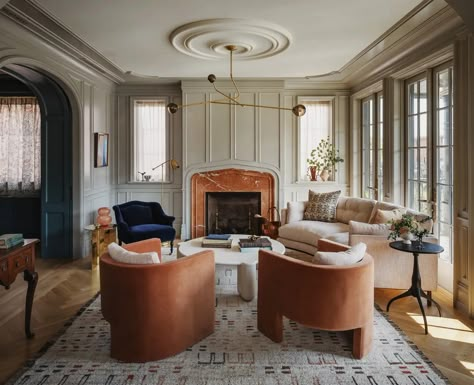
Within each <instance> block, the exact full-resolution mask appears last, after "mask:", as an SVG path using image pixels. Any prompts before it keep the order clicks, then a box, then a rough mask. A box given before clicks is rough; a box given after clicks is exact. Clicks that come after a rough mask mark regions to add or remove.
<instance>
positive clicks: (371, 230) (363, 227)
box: [349, 221, 390, 237]
mask: <svg viewBox="0 0 474 385" xmlns="http://www.w3.org/2000/svg"><path fill="white" fill-rule="evenodd" d="M389 233H390V225H389V224H387V223H374V224H370V223H364V222H356V221H349V234H358V235H383V236H386V237H388V234H389Z"/></svg>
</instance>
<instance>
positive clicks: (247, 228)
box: [206, 192, 261, 234]
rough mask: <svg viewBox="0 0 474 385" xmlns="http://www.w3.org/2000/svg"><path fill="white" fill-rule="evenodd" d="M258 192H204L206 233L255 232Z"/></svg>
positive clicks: (256, 230)
mask: <svg viewBox="0 0 474 385" xmlns="http://www.w3.org/2000/svg"><path fill="white" fill-rule="evenodd" d="M260 206H261V193H259V192H208V193H206V213H207V215H206V234H257V233H258V228H257V221H256V220H255V214H260V210H261V207H260Z"/></svg>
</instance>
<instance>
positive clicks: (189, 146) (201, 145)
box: [183, 93, 208, 167]
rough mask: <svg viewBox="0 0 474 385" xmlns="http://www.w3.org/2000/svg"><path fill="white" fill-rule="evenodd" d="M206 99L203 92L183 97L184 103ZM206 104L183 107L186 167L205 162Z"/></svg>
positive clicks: (184, 160)
mask: <svg viewBox="0 0 474 385" xmlns="http://www.w3.org/2000/svg"><path fill="white" fill-rule="evenodd" d="M205 100H206V94H205V93H190V94H186V95H185V97H184V103H185V104H190V103H198V102H203V101H205ZM206 110H207V108H206V106H193V107H189V108H185V109H183V125H184V127H186V129H185V130H184V132H183V134H184V152H183V163H185V166H186V167H189V166H190V165H193V164H199V163H204V162H206V144H207V143H208V142H207V141H208V138H207V135H206Z"/></svg>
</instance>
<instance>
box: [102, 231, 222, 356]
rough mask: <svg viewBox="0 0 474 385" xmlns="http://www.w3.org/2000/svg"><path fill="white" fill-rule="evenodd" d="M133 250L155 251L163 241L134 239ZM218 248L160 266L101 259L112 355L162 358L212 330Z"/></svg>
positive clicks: (105, 311) (178, 350) (186, 346)
mask: <svg viewBox="0 0 474 385" xmlns="http://www.w3.org/2000/svg"><path fill="white" fill-rule="evenodd" d="M125 248H126V249H128V250H131V251H135V252H146V251H157V252H158V255H159V256H160V259H161V252H160V249H161V242H160V240H159V239H148V240H145V241H141V242H136V243H131V244H128V245H126V246H125ZM214 274H215V265H214V253H213V252H212V251H209V250H208V251H203V252H201V253H197V254H194V255H191V256H189V257H185V258H180V259H179V260H176V261H171V262H166V263H162V264H161V263H160V264H156V265H132V264H124V263H120V262H116V261H114V260H113V259H112V258H111V257H110V255H109V254H108V253H106V254H104V255H102V256H101V258H100V286H101V297H102V314H103V315H104V318H105V319H106V320H107V321H108V322H109V323H110V331H111V356H112V357H113V358H115V359H118V360H121V361H125V362H146V361H155V360H160V359H163V358H166V357H169V356H172V355H174V354H177V353H179V352H182V351H183V350H185V349H186V348H188V347H189V346H191V345H193V344H195V343H196V342H198V341H200V340H201V339H203V338H204V337H206V336H208V335H209V334H212V333H213V331H214V321H215V316H214V314H215V313H214V309H215V281H214V280H215V278H214Z"/></svg>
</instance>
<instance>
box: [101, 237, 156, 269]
mask: <svg viewBox="0 0 474 385" xmlns="http://www.w3.org/2000/svg"><path fill="white" fill-rule="evenodd" d="M107 249H108V251H109V254H110V256H111V257H112V259H113V260H115V261H117V262H121V263H130V264H137V265H149V264H155V263H160V258H159V257H158V253H157V252H155V251H150V252H148V253H135V252H133V251H128V250H125V249H124V248H123V247H121V246H119V245H117V244H116V243H115V242H112V243H110V244H109V245H108V247H107Z"/></svg>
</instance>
